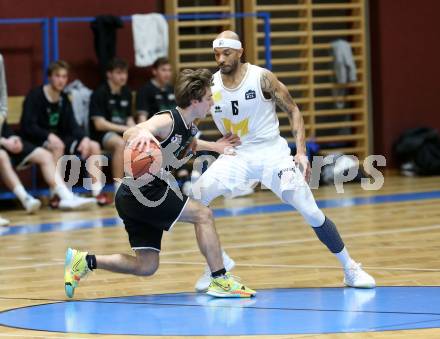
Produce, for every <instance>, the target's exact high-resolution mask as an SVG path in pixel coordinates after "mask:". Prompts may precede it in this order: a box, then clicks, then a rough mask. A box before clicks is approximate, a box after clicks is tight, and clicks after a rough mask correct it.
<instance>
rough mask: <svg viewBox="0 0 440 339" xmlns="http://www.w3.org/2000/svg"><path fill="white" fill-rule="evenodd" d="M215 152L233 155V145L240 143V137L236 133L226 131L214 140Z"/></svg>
mask: <svg viewBox="0 0 440 339" xmlns="http://www.w3.org/2000/svg"><path fill="white" fill-rule="evenodd" d="M215 143H216V148H217V152H218V153H219V154H228V155H234V154H235V150H234V147H236V146H239V145H241V141H240V137H239V136H238V135H236V134H232V133H228V134H226V135H224V136H223V137H222V138H220V139H218V140H217V141H216V142H215Z"/></svg>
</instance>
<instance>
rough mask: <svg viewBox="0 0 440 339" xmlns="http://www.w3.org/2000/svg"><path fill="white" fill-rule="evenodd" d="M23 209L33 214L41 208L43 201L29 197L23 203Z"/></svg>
mask: <svg viewBox="0 0 440 339" xmlns="http://www.w3.org/2000/svg"><path fill="white" fill-rule="evenodd" d="M23 207H24V209H25V210H26V212H27V213H29V214H32V213H34V212H36V211H38V210H39V209H40V208H41V201H40V200H38V199H35V198H34V197H33V196H30V195H28V196H27V197H26V200H25V201H24V202H23Z"/></svg>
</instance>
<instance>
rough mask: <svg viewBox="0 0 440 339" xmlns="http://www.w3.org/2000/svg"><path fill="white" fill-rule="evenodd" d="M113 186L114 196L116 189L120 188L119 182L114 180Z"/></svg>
mask: <svg viewBox="0 0 440 339" xmlns="http://www.w3.org/2000/svg"><path fill="white" fill-rule="evenodd" d="M113 185H114V188H115V194H116V192H117V191H118V189H119V186H121V181H118V180H115V181H114V183H113Z"/></svg>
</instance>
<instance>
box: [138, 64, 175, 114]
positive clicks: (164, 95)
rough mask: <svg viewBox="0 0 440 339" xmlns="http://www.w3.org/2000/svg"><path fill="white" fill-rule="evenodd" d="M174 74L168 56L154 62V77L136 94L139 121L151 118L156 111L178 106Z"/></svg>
mask: <svg viewBox="0 0 440 339" xmlns="http://www.w3.org/2000/svg"><path fill="white" fill-rule="evenodd" d="M172 76H173V71H172V68H171V64H170V62H169V60H168V59H167V58H159V59H157V60H156V61H155V62H154V64H153V78H152V79H150V80H149V81H148V82H147V83H146V84H145V85H144V86H143V87H141V88H140V89H139V90H138V92H137V94H136V111H137V119H138V122H142V121H145V120H147V119H149V118H150V117H151V116H152V115H153V114H155V113H156V112H159V111H165V110H169V109H172V108H175V107H176V100H175V97H174V88H173V86H172V85H171V80H172Z"/></svg>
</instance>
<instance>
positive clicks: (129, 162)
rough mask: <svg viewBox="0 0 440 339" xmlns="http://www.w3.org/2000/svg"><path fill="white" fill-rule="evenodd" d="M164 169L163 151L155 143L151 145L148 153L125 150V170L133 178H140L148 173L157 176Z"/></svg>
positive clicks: (130, 149)
mask: <svg viewBox="0 0 440 339" xmlns="http://www.w3.org/2000/svg"><path fill="white" fill-rule="evenodd" d="M161 167H162V150H161V148H160V147H159V146H158V145H157V144H156V143H154V142H151V143H150V150H149V151H148V152H145V151H144V152H141V151H139V150H138V149H132V148H128V147H127V148H125V150H124V170H125V173H126V174H128V175H130V176H132V177H133V178H135V179H136V178H139V177H141V176H143V175H144V174H146V173H149V174H153V175H154V174H157V173H158V172H159V171H160V168H161Z"/></svg>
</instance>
